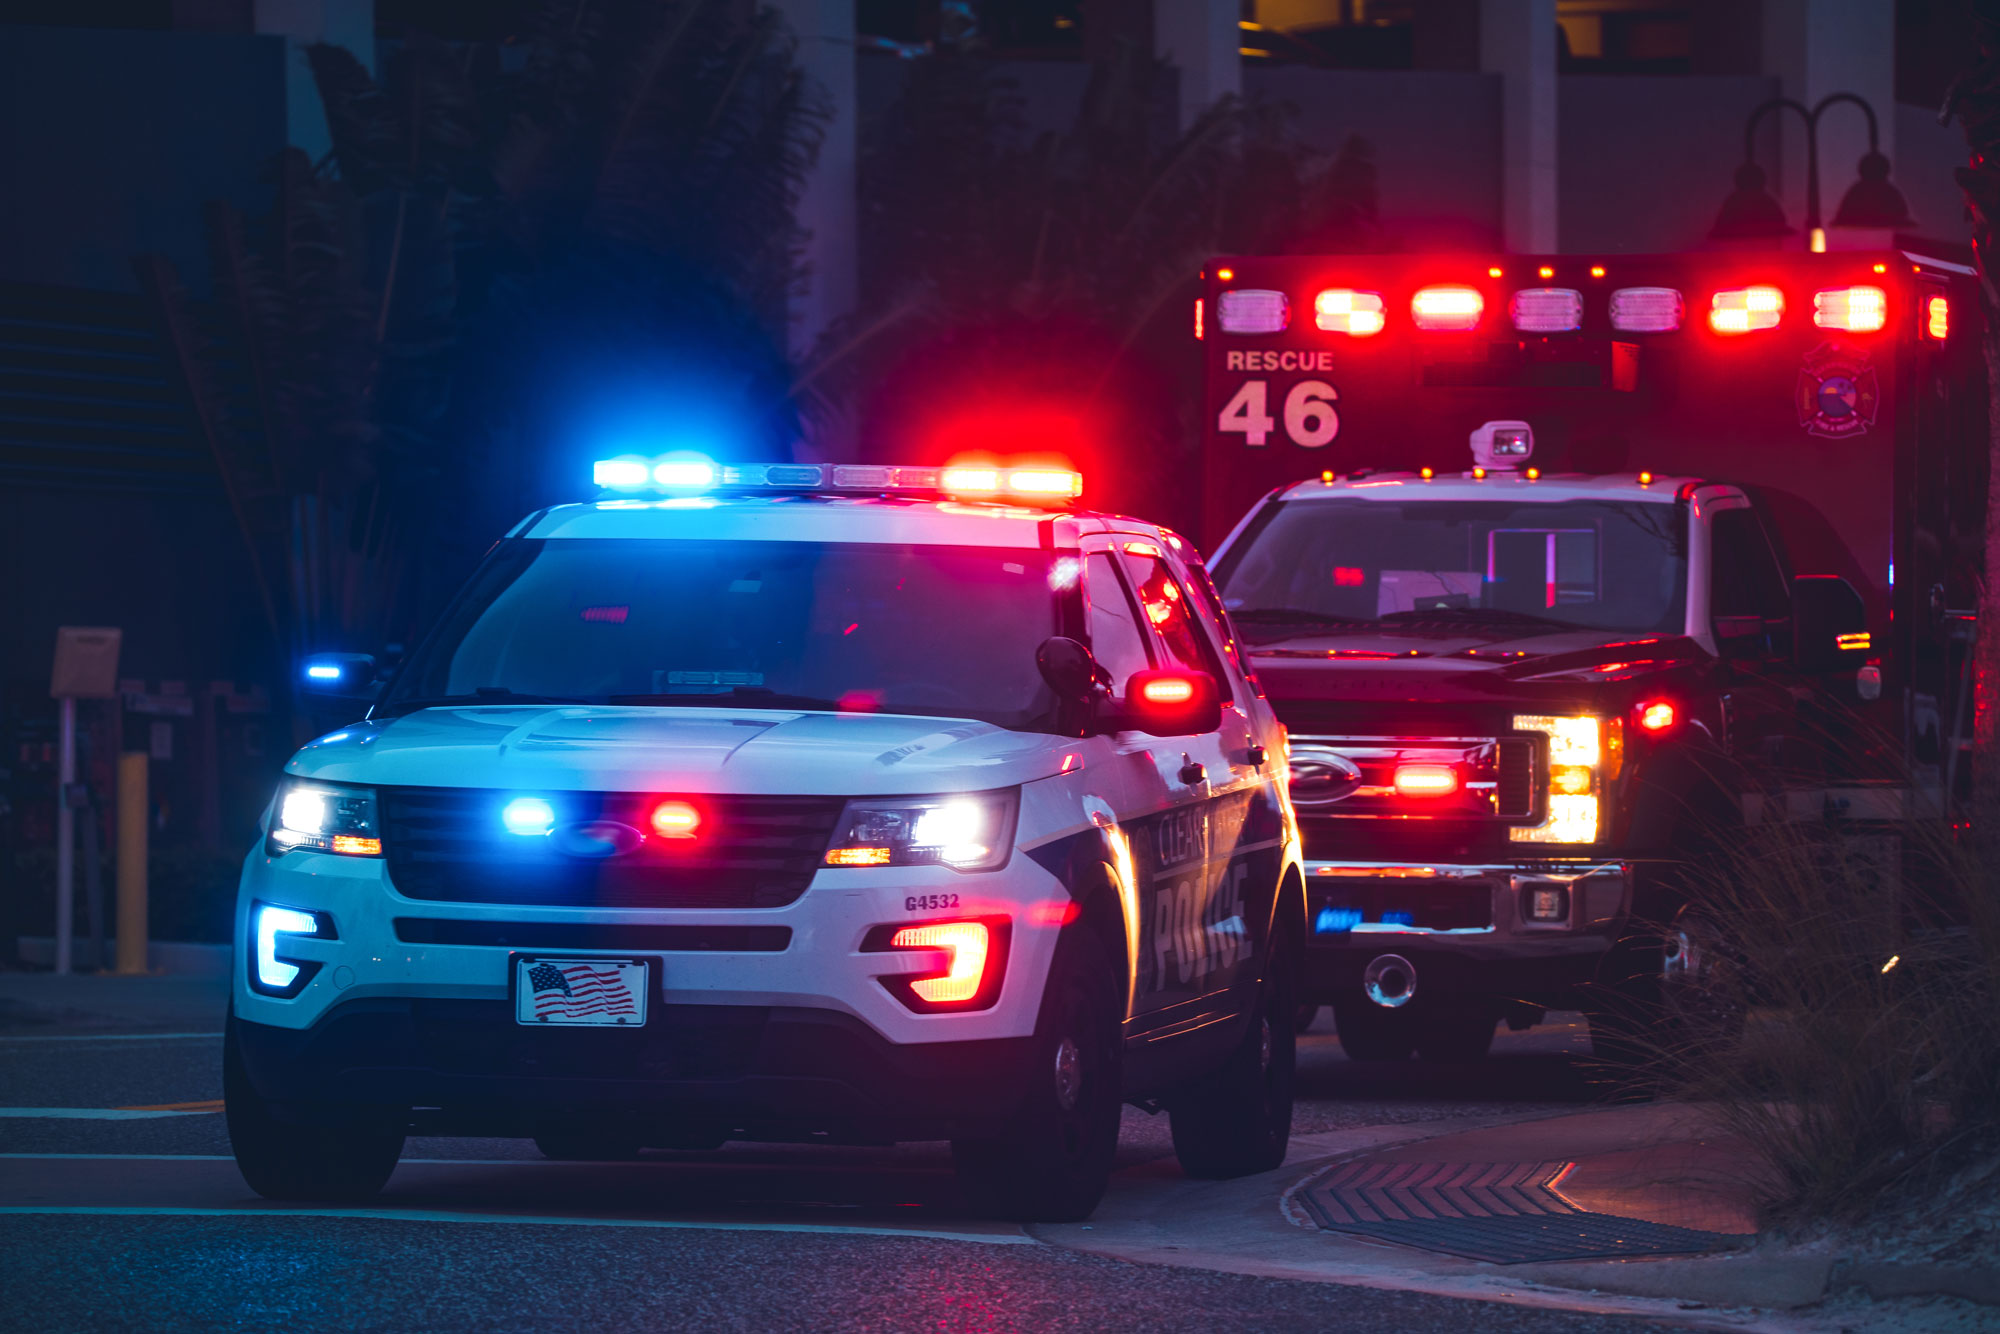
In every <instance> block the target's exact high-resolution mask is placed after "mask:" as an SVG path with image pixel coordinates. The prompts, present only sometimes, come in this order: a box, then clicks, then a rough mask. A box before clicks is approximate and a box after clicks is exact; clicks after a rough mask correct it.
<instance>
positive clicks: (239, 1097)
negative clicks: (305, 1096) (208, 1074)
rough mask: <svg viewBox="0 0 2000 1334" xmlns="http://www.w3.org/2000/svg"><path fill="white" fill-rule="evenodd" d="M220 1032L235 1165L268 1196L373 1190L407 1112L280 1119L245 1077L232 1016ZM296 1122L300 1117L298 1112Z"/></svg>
mask: <svg viewBox="0 0 2000 1334" xmlns="http://www.w3.org/2000/svg"><path fill="white" fill-rule="evenodd" d="M225 1027H226V1030H227V1031H226V1032H225V1033H224V1035H223V1047H222V1096H223V1117H224V1120H226V1121H227V1122H228V1125H229V1147H230V1149H231V1151H232V1152H234V1153H235V1155H236V1167H237V1170H238V1171H240V1172H242V1173H243V1180H244V1181H245V1182H247V1183H248V1184H249V1186H250V1189H252V1190H254V1191H256V1192H257V1193H258V1194H259V1195H262V1196H263V1197H264V1198H265V1199H267V1200H313V1201H320V1202H325V1203H339V1204H353V1203H358V1202H360V1201H363V1200H369V1199H373V1198H374V1197H375V1196H376V1195H377V1194H378V1193H380V1191H381V1189H382V1187H383V1185H384V1183H386V1182H387V1181H388V1180H389V1175H390V1173H392V1172H394V1171H395V1170H396V1160H397V1159H398V1158H400V1157H401V1156H402V1153H403V1130H404V1126H405V1124H406V1117H407V1113H405V1112H402V1111H401V1110H399V1109H394V1108H357V1109H354V1110H353V1111H352V1112H344V1111H343V1112H341V1113H335V1112H333V1111H331V1109H327V1110H325V1111H323V1112H322V1113H321V1114H319V1115H315V1116H313V1117H311V1118H310V1123H302V1122H294V1121H291V1120H284V1119H281V1118H279V1117H278V1116H276V1115H274V1114H273V1112H272V1108H271V1106H270V1104H269V1103H267V1102H266V1101H265V1100H264V1098H263V1097H262V1095H260V1094H259V1093H258V1092H257V1090H256V1089H255V1088H254V1087H253V1086H252V1085H251V1083H250V1075H249V1072H248V1071H246V1070H245V1069H244V1066H243V1053H242V1050H241V1045H240V1037H239V1034H238V1030H237V1021H236V1016H235V1015H233V1014H232V1015H230V1016H229V1020H228V1023H227V1024H226V1026H225ZM302 1121H303V1118H302Z"/></svg>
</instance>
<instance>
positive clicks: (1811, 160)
mask: <svg viewBox="0 0 2000 1334" xmlns="http://www.w3.org/2000/svg"><path fill="white" fill-rule="evenodd" d="M1836 102H1852V103H1853V104H1854V105H1855V106H1858V107H1860V108H1861V113H1862V114H1863V115H1865V116H1866V117H1868V151H1867V152H1866V153H1865V154H1863V155H1862V158H1861V166H1860V179H1859V180H1857V181H1856V182H1855V183H1854V184H1853V185H1851V186H1849V187H1848V189H1847V193H1846V194H1844V195H1842V196H1841V199H1840V209H1839V211H1838V212H1836V213H1835V214H1834V215H1833V225H1834V226H1836V227H1907V226H1909V225H1910V224H1911V223H1913V222H1914V221H1915V219H1913V218H1911V217H1910V206H1909V205H1908V204H1907V203H1905V202H1904V201H1903V195H1902V192H1901V191H1899V190H1898V189H1896V187H1895V186H1893V185H1891V184H1889V159H1888V158H1886V157H1884V156H1883V155H1882V151H1881V134H1880V131H1879V129H1878V127H1877V125H1876V122H1875V108H1874V107H1871V106H1869V105H1868V103H1867V101H1866V100H1864V99H1863V98H1861V97H1860V96H1858V95H1856V94H1854V93H1829V94H1828V95H1827V96H1825V97H1823V98H1821V99H1820V102H1819V105H1818V106H1816V107H1814V108H1812V109H1811V110H1810V111H1808V110H1807V109H1806V106H1805V104H1804V103H1803V102H1797V101H1794V100H1793V99H1791V98H1789V97H1774V98H1772V99H1771V100H1770V101H1768V102H1766V103H1764V104H1763V105H1762V106H1760V107H1758V108H1757V109H1756V110H1755V111H1752V112H1751V113H1750V119H1749V120H1748V121H1747V122H1746V123H1745V124H1744V126H1743V165H1742V166H1740V167H1738V168H1737V169H1736V189H1735V190H1734V191H1732V192H1731V193H1730V196H1729V198H1727V199H1725V200H1723V201H1722V212H1721V213H1719V214H1718V215H1717V216H1716V219H1715V226H1714V228H1713V229H1712V230H1710V232H1709V235H1710V236H1712V237H1714V238H1716V239H1717V240H1723V241H1736V240H1757V239H1769V238H1774V237H1780V236H1784V235H1785V234H1786V233H1788V232H1790V231H1791V230H1792V229H1791V227H1790V226H1789V225H1787V224H1786V222H1785V210H1784V209H1783V208H1782V207H1781V206H1780V205H1779V203H1778V201H1777V200H1776V199H1775V198H1773V197H1772V195H1771V193H1770V192H1769V191H1768V190H1766V189H1765V188H1764V181H1765V177H1764V169H1763V168H1762V167H1760V166H1758V165H1757V157H1756V152H1755V142H1756V134H1757V125H1758V123H1759V122H1760V121H1762V120H1763V119H1764V117H1765V115H1767V114H1768V113H1770V112H1773V111H1777V110H1779V109H1780V108H1785V109H1789V110H1792V111H1796V112H1798V113H1799V115H1800V117H1801V118H1802V119H1804V121H1805V123H1806V244H1807V245H1808V246H1810V247H1811V249H1812V250H1813V251H1814V253H1819V252H1821V251H1824V250H1825V249H1826V228H1825V227H1824V226H1822V225H1821V224H1820V212H1819V118H1820V117H1821V116H1822V115H1824V114H1826V110H1827V108H1828V107H1831V106H1832V105H1833V104H1834V103H1836Z"/></svg>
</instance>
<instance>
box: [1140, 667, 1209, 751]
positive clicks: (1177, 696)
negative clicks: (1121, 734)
mask: <svg viewBox="0 0 2000 1334" xmlns="http://www.w3.org/2000/svg"><path fill="white" fill-rule="evenodd" d="M1119 722H1120V723H1121V724H1122V726H1124V727H1128V728H1130V729H1132V730H1133V731H1135V732H1144V733H1146V734H1147V735H1148V736H1199V735H1201V734H1202V733H1204V732H1213V731H1214V730H1215V729H1216V728H1218V727H1220V726H1222V698H1221V695H1220V694H1219V693H1218V692H1217V690H1216V686H1215V678H1214V677H1212V676H1210V675H1209V674H1208V673H1207V672H1189V671H1182V670H1180V669H1178V668H1159V667H1156V668H1154V669H1153V670H1151V671H1145V672H1134V673H1132V677H1131V679H1130V680H1129V681H1127V682H1126V683H1125V709H1124V716H1123V717H1122V718H1120V719H1119Z"/></svg>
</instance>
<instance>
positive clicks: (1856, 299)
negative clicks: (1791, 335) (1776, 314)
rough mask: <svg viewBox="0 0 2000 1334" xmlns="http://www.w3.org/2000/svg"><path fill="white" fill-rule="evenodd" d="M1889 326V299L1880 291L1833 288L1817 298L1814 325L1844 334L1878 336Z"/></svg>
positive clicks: (1877, 289) (1878, 289) (1870, 288)
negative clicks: (1878, 332)
mask: <svg viewBox="0 0 2000 1334" xmlns="http://www.w3.org/2000/svg"><path fill="white" fill-rule="evenodd" d="M1888 322H1889V295H1888V293H1886V292H1884V291H1883V290H1882V289H1881V288H1879V287H1830V288H1827V289H1826V290H1825V291H1822V292H1815V293H1814V294H1813V323H1814V324H1817V325H1818V326H1819V327H1820V328H1822V329H1839V330H1840V331H1841V332H1843V333H1874V332H1875V331H1876V330H1878V329H1880V328H1881V327H1882V326H1883V325H1885V324H1887V323H1888Z"/></svg>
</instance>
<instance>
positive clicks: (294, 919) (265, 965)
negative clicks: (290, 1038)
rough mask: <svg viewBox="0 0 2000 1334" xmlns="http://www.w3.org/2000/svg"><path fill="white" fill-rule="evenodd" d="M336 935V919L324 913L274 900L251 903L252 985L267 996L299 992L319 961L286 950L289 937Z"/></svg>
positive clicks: (316, 967)
mask: <svg viewBox="0 0 2000 1334" xmlns="http://www.w3.org/2000/svg"><path fill="white" fill-rule="evenodd" d="M293 936H312V937H314V938H316V939H320V940H331V939H334V931H333V919H332V918H330V917H328V916H327V915H326V914H325V913H318V912H307V911H305V910H303V909H300V908H283V907H280V906H278V905H277V904H275V903H253V904H252V905H250V988H251V990H253V991H257V992H260V993H262V994H263V995H266V996H280V997H289V996H296V995H298V994H299V993H300V992H301V991H303V990H305V986H306V983H308V982H310V981H312V977H313V974H314V973H317V972H318V971H319V967H320V966H319V964H318V962H317V961H315V960H311V959H298V958H293V957H290V956H288V955H286V954H285V953H284V950H285V947H286V940H287V937H293Z"/></svg>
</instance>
